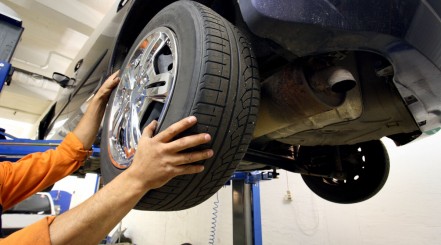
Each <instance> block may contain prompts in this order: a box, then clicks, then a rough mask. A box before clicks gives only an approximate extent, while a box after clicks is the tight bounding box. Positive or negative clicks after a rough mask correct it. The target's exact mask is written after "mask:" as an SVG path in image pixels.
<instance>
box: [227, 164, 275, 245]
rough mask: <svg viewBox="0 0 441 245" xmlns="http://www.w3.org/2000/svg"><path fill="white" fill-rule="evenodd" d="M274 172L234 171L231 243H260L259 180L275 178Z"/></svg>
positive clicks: (261, 242)
mask: <svg viewBox="0 0 441 245" xmlns="http://www.w3.org/2000/svg"><path fill="white" fill-rule="evenodd" d="M276 175H277V173H275V172H260V171H253V172H235V173H234V175H233V176H232V177H231V181H232V187H233V244H234V245H236V244H237V245H239V244H240V245H242V244H245V245H262V244H263V241H262V224H261V213H260V187H259V182H260V181H261V180H271V179H273V178H275V177H276Z"/></svg>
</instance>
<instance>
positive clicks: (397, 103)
mask: <svg viewBox="0 0 441 245" xmlns="http://www.w3.org/2000/svg"><path fill="white" fill-rule="evenodd" d="M174 2H175V1H140V0H137V1H134V0H132V1H120V2H119V3H118V5H117V6H115V10H116V11H115V12H114V13H113V15H111V16H109V17H108V18H107V19H106V21H107V24H106V23H104V24H103V26H102V31H101V33H100V34H99V35H96V36H94V38H92V41H91V43H90V44H89V45H86V46H87V48H86V49H85V50H83V51H82V52H81V53H80V55H79V56H78V59H77V63H76V64H75V65H72V66H75V69H73V70H74V72H75V80H76V87H75V88H74V89H73V90H72V89H71V90H70V91H68V92H67V93H66V96H65V97H64V98H63V99H62V100H61V101H59V102H58V103H57V105H56V106H55V107H54V108H53V110H52V114H53V116H49V117H47V118H46V120H47V122H46V124H47V125H49V127H48V128H49V130H46V129H45V128H43V129H42V132H44V133H45V134H47V132H49V131H50V130H52V133H50V135H55V137H64V135H65V134H66V132H67V131H68V130H70V129H72V128H73V127H74V126H75V125H76V123H77V122H78V120H79V118H80V117H81V115H82V114H83V112H84V108H85V107H84V106H83V107H82V109H81V110H77V109H78V108H80V107H81V106H82V105H83V103H84V102H85V101H86V99H87V98H88V97H89V96H90V95H91V94H93V93H94V91H96V89H97V87H98V85H99V84H100V83H101V82H102V81H103V80H104V79H105V78H106V77H107V76H108V75H109V74H110V73H111V71H114V70H117V69H120V68H121V67H122V66H123V63H124V60H125V59H126V57H127V56H128V55H129V51H130V50H131V47H132V46H133V45H134V42H135V40H136V39H137V36H138V34H139V33H141V32H142V30H143V28H144V27H145V26H147V25H148V23H149V21H151V19H152V18H153V16H155V15H156V14H158V13H159V12H160V11H161V10H162V9H164V8H165V7H166V6H168V5H170V4H172V3H174ZM197 2H198V3H200V4H203V5H205V6H207V7H209V8H211V9H212V10H213V11H214V12H216V13H217V14H219V15H220V16H221V17H222V18H224V19H226V20H228V21H229V22H231V23H232V24H233V25H234V26H236V27H237V29H239V30H240V31H241V32H242V33H244V36H246V37H247V38H248V40H249V43H250V46H251V47H252V50H253V52H254V55H255V58H256V61H257V65H258V71H259V73H260V81H261V82H260V86H261V92H260V106H259V113H258V119H257V120H256V121H255V122H253V124H254V123H255V129H254V131H253V132H254V133H253V139H252V140H251V142H250V144H249V148H248V150H247V151H246V154H245V156H244V157H243V159H242V160H243V161H241V163H240V164H239V166H238V167H237V168H238V169H239V170H256V169H268V168H272V167H277V168H283V169H287V170H290V171H293V172H298V173H301V174H302V176H305V177H306V178H308V177H307V176H312V177H313V178H316V179H317V178H318V180H319V181H320V182H323V183H326V184H329V183H330V182H333V183H334V184H336V185H340V186H343V185H347V184H346V180H347V179H348V176H349V175H351V174H349V172H347V171H344V169H343V170H342V166H341V164H340V165H338V164H337V165H335V164H334V163H335V162H337V163H338V162H339V161H340V160H339V159H341V157H343V158H345V159H346V160H347V161H348V162H351V161H352V160H351V159H352V158H354V154H355V152H356V151H357V149H358V150H360V147H359V146H358V144H364V143H366V142H371V141H378V140H379V139H380V138H382V137H389V138H391V139H392V140H393V141H394V142H395V143H396V144H397V145H404V144H407V143H409V142H411V141H413V140H415V139H418V138H423V137H425V136H427V135H432V134H434V133H436V132H437V131H439V130H440V128H441V98H440V94H441V82H440V79H441V71H440V68H441V46H440V43H441V18H440V14H441V4H440V3H439V2H438V1H435V0H427V1H422V0H386V1H385V0H370V1H363V0H356V1H353V0H333V1H327V0H317V1H308V0H239V1H237V2H236V1H218V0H199V1H197ZM429 37H430V38H429ZM72 68H74V67H72ZM69 75H72V74H69ZM60 120H64V122H65V124H64V125H65V126H62V127H54V125H55V124H56V123H57V121H60ZM48 122H50V123H48ZM253 127H254V125H253ZM367 145H369V147H367ZM367 145H363V146H364V147H366V148H374V149H376V150H375V151H372V152H371V151H369V150H368V152H371V153H369V154H371V155H375V154H381V155H382V157H381V158H379V159H375V161H382V162H384V164H381V166H379V169H376V170H375V171H373V172H378V171H379V172H382V173H381V174H380V175H379V176H378V178H379V179H378V180H377V181H376V184H374V185H376V186H375V188H373V189H375V190H373V191H371V193H369V194H365V195H363V197H356V198H355V197H354V199H350V200H340V199H334V200H332V201H336V202H342V203H352V202H357V201H362V200H365V199H367V198H369V197H371V196H372V195H374V194H375V193H376V192H378V191H379V189H381V187H382V186H383V184H384V182H385V181H386V179H387V174H388V171H389V167H388V164H389V163H388V157H387V152H386V151H385V150H382V149H383V148H382V147H381V146H379V145H378V144H374V145H371V144H370V143H367ZM353 146H357V147H353ZM340 147H343V148H341V149H340ZM351 147H352V148H353V149H352V148H351ZM350 148H351V150H349V149H350ZM336 151H338V152H340V151H343V152H347V154H346V153H345V154H346V155H340V153H338V154H335V152H336ZM302 152H303V153H302ZM359 158H360V160H359V161H362V162H364V161H365V160H361V159H362V158H363V159H364V155H363V156H361V155H360V156H359ZM317 159H318V160H317ZM357 161H358V160H357ZM331 162H332V164H330V163H331ZM352 162H353V161H352ZM362 168H364V167H362ZM362 168H360V169H359V170H357V171H363V170H361V169H362ZM351 176H352V177H351V178H356V179H358V178H359V177H360V176H362V174H360V172H357V173H355V174H354V173H352V175H351ZM364 178H369V177H364ZM305 181H306V180H305ZM342 181H343V182H342ZM310 184H311V183H310ZM312 185H314V184H312ZM315 185H316V186H318V185H320V184H318V183H317V184H315ZM309 186H310V185H309ZM310 187H311V186H310ZM360 188H361V187H359V188H358V189H354V190H345V191H343V192H345V193H346V192H347V191H350V192H360ZM343 189H345V188H343ZM315 192H316V191H315ZM325 192H326V193H332V190H328V189H326V191H325ZM316 193H317V192H316ZM330 195H331V196H332V195H334V194H330ZM321 196H322V197H324V198H326V199H332V197H331V198H327V197H326V194H323V195H321Z"/></svg>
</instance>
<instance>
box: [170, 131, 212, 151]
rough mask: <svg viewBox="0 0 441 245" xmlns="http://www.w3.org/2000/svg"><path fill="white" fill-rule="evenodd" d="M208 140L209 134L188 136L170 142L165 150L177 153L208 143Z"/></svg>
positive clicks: (209, 138)
mask: <svg viewBox="0 0 441 245" xmlns="http://www.w3.org/2000/svg"><path fill="white" fill-rule="evenodd" d="M210 140H211V136H210V135H209V134H197V135H190V136H186V137H183V138H180V139H177V140H175V141H172V142H170V143H169V144H168V145H167V150H169V151H173V152H179V151H182V150H185V149H188V148H191V147H195V146H198V145H201V144H205V143H208V142H210Z"/></svg>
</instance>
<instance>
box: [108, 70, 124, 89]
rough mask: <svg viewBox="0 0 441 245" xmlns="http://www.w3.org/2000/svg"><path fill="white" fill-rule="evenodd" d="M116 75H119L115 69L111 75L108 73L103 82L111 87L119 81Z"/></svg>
mask: <svg viewBox="0 0 441 245" xmlns="http://www.w3.org/2000/svg"><path fill="white" fill-rule="evenodd" d="M118 75H119V70H117V71H116V72H114V73H113V74H112V75H110V76H109V77H108V78H107V80H106V82H105V83H104V84H105V85H106V86H107V87H108V88H109V89H113V88H114V87H115V86H116V85H117V84H118V83H119V81H120V78H119V77H118Z"/></svg>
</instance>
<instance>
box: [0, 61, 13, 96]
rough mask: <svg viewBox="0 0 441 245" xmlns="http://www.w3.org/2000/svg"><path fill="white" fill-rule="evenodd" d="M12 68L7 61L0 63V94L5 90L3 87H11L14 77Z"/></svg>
mask: <svg viewBox="0 0 441 245" xmlns="http://www.w3.org/2000/svg"><path fill="white" fill-rule="evenodd" d="M12 71H13V70H12V66H11V64H9V63H7V62H6V61H0V92H1V91H2V89H3V85H4V84H5V83H6V85H9V84H10V82H11V77H12Z"/></svg>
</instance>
